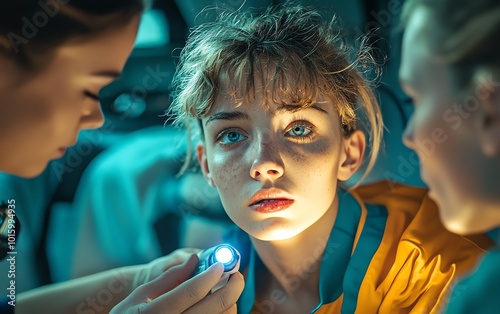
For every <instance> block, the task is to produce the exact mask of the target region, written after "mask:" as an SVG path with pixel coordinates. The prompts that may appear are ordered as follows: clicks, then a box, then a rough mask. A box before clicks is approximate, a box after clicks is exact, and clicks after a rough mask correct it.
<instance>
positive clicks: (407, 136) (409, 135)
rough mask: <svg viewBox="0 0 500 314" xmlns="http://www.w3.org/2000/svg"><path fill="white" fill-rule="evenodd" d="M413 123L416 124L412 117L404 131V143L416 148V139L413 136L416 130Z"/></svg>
mask: <svg viewBox="0 0 500 314" xmlns="http://www.w3.org/2000/svg"><path fill="white" fill-rule="evenodd" d="M413 125H414V123H413V119H412V118H410V120H409V121H408V124H407V125H406V127H405V130H404V132H403V144H404V145H405V146H406V147H408V148H410V149H413V150H414V148H415V141H414V138H413V131H414V127H413Z"/></svg>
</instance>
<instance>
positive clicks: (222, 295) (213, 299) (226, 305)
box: [185, 272, 245, 314]
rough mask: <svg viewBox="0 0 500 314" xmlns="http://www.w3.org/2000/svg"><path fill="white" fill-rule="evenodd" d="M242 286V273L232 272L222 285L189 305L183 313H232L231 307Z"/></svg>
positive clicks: (243, 284)
mask: <svg viewBox="0 0 500 314" xmlns="http://www.w3.org/2000/svg"><path fill="white" fill-rule="evenodd" d="M244 287H245V280H244V279H243V275H242V274H241V273H239V272H237V273H234V274H232V275H231V277H230V278H229V281H228V282H227V283H226V285H225V286H224V287H222V288H220V289H219V290H217V291H215V292H214V293H212V294H210V295H208V296H207V297H205V298H204V299H203V300H201V301H200V302H198V303H196V304H195V305H193V306H192V307H190V308H189V309H188V310H187V311H186V312H185V313H186V314H197V313H200V314H201V313H204V314H207V313H225V312H226V311H229V312H228V313H232V312H231V311H232V308H233V307H234V306H235V305H236V301H238V298H239V297H240V295H241V293H242V292H243V288H244ZM234 313H235V312H234Z"/></svg>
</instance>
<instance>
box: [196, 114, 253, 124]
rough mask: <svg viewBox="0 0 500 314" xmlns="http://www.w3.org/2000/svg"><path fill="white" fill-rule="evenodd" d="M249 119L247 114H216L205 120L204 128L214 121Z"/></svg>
mask: <svg viewBox="0 0 500 314" xmlns="http://www.w3.org/2000/svg"><path fill="white" fill-rule="evenodd" d="M249 118H250V117H249V116H248V114H246V113H244V112H241V111H231V112H226V111H222V112H217V113H214V114H213V115H212V116H211V117H210V118H208V119H207V121H206V122H205V126H207V124H208V123H209V122H212V121H215V120H248V119H249Z"/></svg>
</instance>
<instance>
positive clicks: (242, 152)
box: [198, 87, 365, 241]
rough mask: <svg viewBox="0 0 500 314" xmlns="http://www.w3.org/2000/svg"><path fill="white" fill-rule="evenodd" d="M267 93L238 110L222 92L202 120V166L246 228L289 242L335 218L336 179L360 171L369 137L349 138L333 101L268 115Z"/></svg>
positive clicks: (274, 108)
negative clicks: (366, 139) (366, 138)
mask: <svg viewBox="0 0 500 314" xmlns="http://www.w3.org/2000/svg"><path fill="white" fill-rule="evenodd" d="M263 90H264V87H260V89H259V88H257V87H256V93H255V98H254V99H253V100H251V101H250V102H249V103H243V104H242V105H241V106H238V107H237V106H236V103H235V101H234V100H233V98H232V97H229V96H228V95H227V94H225V93H223V92H221V93H219V95H218V97H217V98H216V100H215V104H214V106H213V108H212V109H211V111H210V112H209V113H208V115H207V116H206V117H205V118H203V119H202V123H203V127H204V131H205V139H204V143H203V144H202V145H199V146H198V161H199V162H200V165H201V168H202V171H203V172H204V174H205V177H206V178H207V180H208V182H209V183H210V184H211V185H213V186H215V187H216V188H217V189H218V192H219V195H220V197H221V201H222V204H223V206H224V208H225V210H226V212H227V214H228V216H229V217H230V218H231V219H232V220H233V221H234V222H235V223H236V224H237V225H238V226H239V227H240V228H242V229H243V230H244V231H246V232H247V233H248V234H250V235H251V236H253V237H255V238H257V239H260V240H264V241H273V240H283V239H290V238H292V237H294V236H296V235H298V234H299V233H301V232H302V231H304V230H305V229H307V228H309V227H310V226H311V225H313V224H314V223H315V222H318V221H319V220H320V219H321V218H322V217H325V216H329V217H331V216H330V215H325V214H326V213H327V212H330V213H332V211H335V214H336V210H337V205H338V202H337V200H336V190H337V180H347V179H348V178H349V177H350V176H351V175H352V174H353V173H354V171H355V170H356V169H357V168H358V166H359V161H360V160H361V158H362V154H363V150H364V145H365V138H364V135H363V133H362V132H361V131H356V132H354V134H353V135H352V136H351V137H349V138H348V139H345V138H344V137H343V136H342V134H341V126H340V119H339V116H338V113H337V111H336V109H335V108H334V106H333V105H332V104H331V102H329V101H326V102H324V103H323V102H322V103H319V104H316V105H314V106H313V107H312V108H309V109H301V110H299V111H296V112H293V111H292V110H291V109H292V106H287V105H278V104H275V103H271V104H269V111H267V110H266V109H265V108H264V106H263V105H262V104H263V103H264V102H263ZM332 224H333V222H332Z"/></svg>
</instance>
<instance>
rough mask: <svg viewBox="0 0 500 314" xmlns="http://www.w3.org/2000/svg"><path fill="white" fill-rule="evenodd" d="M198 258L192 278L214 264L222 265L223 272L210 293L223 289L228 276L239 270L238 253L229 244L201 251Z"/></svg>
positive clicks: (239, 257)
mask: <svg viewBox="0 0 500 314" xmlns="http://www.w3.org/2000/svg"><path fill="white" fill-rule="evenodd" d="M198 257H199V263H198V266H197V267H196V269H195V271H194V272H193V276H196V275H198V274H199V273H201V272H203V271H205V270H206V269H208V268H209V267H210V266H211V265H213V264H215V263H222V264H223V265H224V272H223V273H222V276H221V279H220V281H219V282H218V283H217V285H215V287H214V288H213V289H212V290H211V291H212V292H215V291H216V290H218V289H220V288H221V287H223V286H224V285H225V284H226V282H227V281H228V279H229V276H231V274H234V273H235V272H237V271H238V270H239V268H240V259H241V256H240V253H239V252H238V251H237V250H236V249H235V248H234V247H233V246H231V245H229V244H220V245H216V246H213V247H211V248H208V249H206V250H203V251H201V252H199V253H198Z"/></svg>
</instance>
